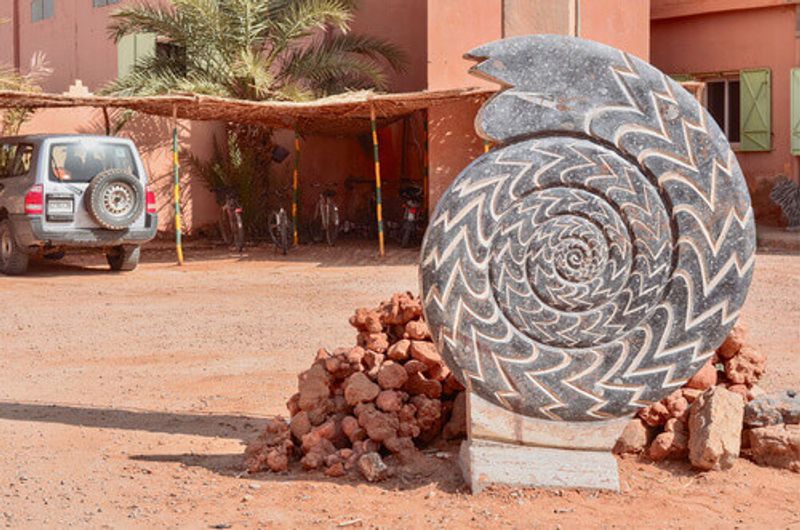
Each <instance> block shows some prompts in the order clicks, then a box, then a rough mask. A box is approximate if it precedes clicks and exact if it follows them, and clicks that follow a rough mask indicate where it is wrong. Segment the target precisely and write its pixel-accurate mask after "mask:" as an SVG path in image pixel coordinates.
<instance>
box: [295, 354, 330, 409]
mask: <svg viewBox="0 0 800 530" xmlns="http://www.w3.org/2000/svg"><path fill="white" fill-rule="evenodd" d="M330 383H331V376H330V374H329V373H328V372H327V370H325V366H324V363H321V362H316V363H314V364H313V365H311V368H309V369H308V370H306V371H305V372H303V373H301V374H300V375H299V376H298V390H299V394H300V397H299V398H298V401H297V405H298V407H299V408H300V410H307V411H308V410H314V409H317V408H319V407H320V406H321V405H322V404H324V402H325V401H327V400H328V397H330Z"/></svg>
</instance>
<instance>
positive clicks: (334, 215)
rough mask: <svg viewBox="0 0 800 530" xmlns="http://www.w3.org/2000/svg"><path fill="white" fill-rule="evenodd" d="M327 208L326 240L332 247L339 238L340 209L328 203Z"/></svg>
mask: <svg viewBox="0 0 800 530" xmlns="http://www.w3.org/2000/svg"><path fill="white" fill-rule="evenodd" d="M326 206H327V210H328V215H327V216H326V217H327V220H328V222H327V223H325V225H326V226H325V240H326V241H327V242H328V245H329V246H331V247H332V246H334V245H335V244H336V238H338V237H339V207H338V206H336V205H335V204H333V203H332V202H328V204H327V205H326Z"/></svg>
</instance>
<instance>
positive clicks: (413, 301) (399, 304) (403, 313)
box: [379, 293, 422, 326]
mask: <svg viewBox="0 0 800 530" xmlns="http://www.w3.org/2000/svg"><path fill="white" fill-rule="evenodd" d="M379 311H380V312H381V314H382V315H381V318H382V320H383V323H384V324H387V325H403V326H404V325H405V324H406V323H407V322H409V321H411V320H415V319H417V318H419V317H421V316H422V302H421V301H420V299H419V298H416V297H414V296H413V295H411V293H397V294H394V295H392V298H391V299H390V300H388V301H386V302H383V303H381V305H380V308H379Z"/></svg>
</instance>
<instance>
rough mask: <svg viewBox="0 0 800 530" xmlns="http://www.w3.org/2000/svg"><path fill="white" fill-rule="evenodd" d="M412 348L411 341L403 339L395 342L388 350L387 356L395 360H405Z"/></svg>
mask: <svg viewBox="0 0 800 530" xmlns="http://www.w3.org/2000/svg"><path fill="white" fill-rule="evenodd" d="M410 348H411V341H410V340H408V339H403V340H400V341H397V342H395V343H394V344H392V345H391V346H389V349H388V350H386V356H387V357H388V358H389V359H391V360H393V361H405V360H406V359H408V356H409V353H408V350H409V349H410Z"/></svg>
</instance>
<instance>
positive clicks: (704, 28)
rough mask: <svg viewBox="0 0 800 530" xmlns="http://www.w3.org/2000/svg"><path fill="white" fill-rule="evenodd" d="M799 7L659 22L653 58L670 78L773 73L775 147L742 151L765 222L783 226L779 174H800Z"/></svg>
mask: <svg viewBox="0 0 800 530" xmlns="http://www.w3.org/2000/svg"><path fill="white" fill-rule="evenodd" d="M795 25H796V18H795V6H794V5H783V6H778V7H771V8H763V9H750V10H743V11H728V12H722V13H716V14H706V15H698V16H693V17H682V18H676V19H667V20H656V21H653V24H652V28H651V35H652V48H651V58H652V62H653V64H654V65H655V66H657V67H658V68H660V69H661V70H663V71H665V72H667V73H670V74H684V73H703V72H725V71H739V70H742V69H745V68H765V67H766V68H770V69H771V70H772V133H773V135H772V145H773V148H772V150H771V151H769V152H758V153H750V152H747V153H745V152H738V153H737V156H738V159H739V162H740V164H741V166H742V170H743V171H744V172H745V175H746V176H747V181H748V186H749V188H750V193H751V195H752V196H753V205H754V208H755V211H756V217H757V220H758V221H759V222H763V223H768V224H778V223H779V222H780V211H779V210H778V208H777V207H776V206H775V205H773V204H772V202H771V201H770V200H769V197H768V195H769V191H770V189H771V186H772V182H773V181H774V177H775V175H777V174H785V175H789V176H793V177H794V176H795V175H796V174H797V159H796V157H793V156H792V155H791V152H790V124H789V75H790V70H791V68H792V67H794V66H795V65H797V64H798V63H797V59H796V57H795V42H796V39H795Z"/></svg>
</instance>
